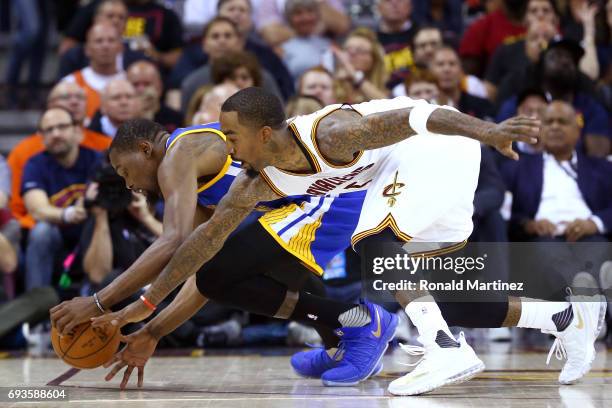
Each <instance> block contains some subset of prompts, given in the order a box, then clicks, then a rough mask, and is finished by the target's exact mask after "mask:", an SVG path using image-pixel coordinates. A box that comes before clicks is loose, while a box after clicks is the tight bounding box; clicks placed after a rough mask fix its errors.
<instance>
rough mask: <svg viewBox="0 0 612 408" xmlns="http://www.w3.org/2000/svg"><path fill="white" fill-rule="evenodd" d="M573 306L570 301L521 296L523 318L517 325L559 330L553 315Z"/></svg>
mask: <svg viewBox="0 0 612 408" xmlns="http://www.w3.org/2000/svg"><path fill="white" fill-rule="evenodd" d="M569 306H571V303H569V302H549V301H546V300H540V299H531V298H525V297H521V318H520V319H519V321H518V324H517V325H516V326H517V327H527V328H531V329H546V330H555V331H556V330H557V326H556V325H555V322H553V320H552V317H553V315H554V314H555V313H559V312H562V311H563V310H565V309H567V308H568V307H569Z"/></svg>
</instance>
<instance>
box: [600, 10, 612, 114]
mask: <svg viewBox="0 0 612 408" xmlns="http://www.w3.org/2000/svg"><path fill="white" fill-rule="evenodd" d="M605 19H606V23H607V24H606V26H605V30H602V35H601V36H602V37H603V39H602V41H601V44H600V45H599V47H598V48H597V55H598V61H599V72H600V76H601V83H600V85H601V87H600V91H601V93H602V95H603V99H604V101H605V104H606V107H607V108H608V111H612V64H611V62H612V0H608V3H607V5H606V8H605Z"/></svg>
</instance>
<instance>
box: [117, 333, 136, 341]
mask: <svg viewBox="0 0 612 408" xmlns="http://www.w3.org/2000/svg"><path fill="white" fill-rule="evenodd" d="M119 341H121V342H122V343H131V342H133V341H134V338H133V337H132V335H129V336H124V335H123V334H120V335H119Z"/></svg>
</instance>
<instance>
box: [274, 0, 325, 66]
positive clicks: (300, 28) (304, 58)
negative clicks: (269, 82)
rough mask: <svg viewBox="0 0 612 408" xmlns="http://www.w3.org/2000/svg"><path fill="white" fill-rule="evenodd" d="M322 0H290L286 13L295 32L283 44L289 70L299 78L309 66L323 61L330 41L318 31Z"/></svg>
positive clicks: (286, 4)
mask: <svg viewBox="0 0 612 408" xmlns="http://www.w3.org/2000/svg"><path fill="white" fill-rule="evenodd" d="M320 7H321V3H320V2H318V1H316V0H287V1H286V3H285V17H286V18H287V22H288V23H289V27H291V29H292V30H293V32H294V33H295V35H294V36H293V37H291V38H290V39H288V40H287V41H285V42H284V43H282V44H281V45H280V49H281V53H282V57H283V61H284V62H285V65H286V66H287V68H288V69H289V73H290V74H291V75H292V76H293V77H294V78H297V77H299V76H300V75H302V73H303V72H304V71H306V70H307V69H308V68H312V67H314V66H316V65H319V64H321V62H322V59H323V56H324V55H325V54H326V53H328V52H329V51H330V45H331V42H330V40H329V39H327V38H325V37H324V36H322V35H321V34H317V32H316V30H317V24H318V22H319V20H320V16H321V10H320Z"/></svg>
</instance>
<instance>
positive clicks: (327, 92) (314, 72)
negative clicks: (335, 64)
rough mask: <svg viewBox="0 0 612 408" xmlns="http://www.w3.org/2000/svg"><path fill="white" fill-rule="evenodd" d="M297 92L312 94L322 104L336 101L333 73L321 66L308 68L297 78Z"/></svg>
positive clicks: (304, 94)
mask: <svg viewBox="0 0 612 408" xmlns="http://www.w3.org/2000/svg"><path fill="white" fill-rule="evenodd" d="M298 94H299V95H303V96H314V97H316V98H317V99H318V100H320V101H321V103H323V106H327V105H332V104H334V103H336V95H335V93H334V77H333V75H332V74H331V72H329V71H328V70H326V69H325V68H323V67H322V66H318V67H314V68H310V69H309V70H307V71H306V72H304V73H303V74H302V76H301V77H300V78H299V79H298Z"/></svg>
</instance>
